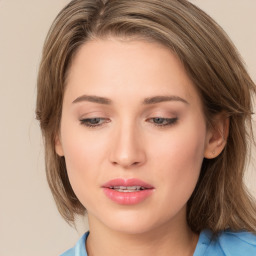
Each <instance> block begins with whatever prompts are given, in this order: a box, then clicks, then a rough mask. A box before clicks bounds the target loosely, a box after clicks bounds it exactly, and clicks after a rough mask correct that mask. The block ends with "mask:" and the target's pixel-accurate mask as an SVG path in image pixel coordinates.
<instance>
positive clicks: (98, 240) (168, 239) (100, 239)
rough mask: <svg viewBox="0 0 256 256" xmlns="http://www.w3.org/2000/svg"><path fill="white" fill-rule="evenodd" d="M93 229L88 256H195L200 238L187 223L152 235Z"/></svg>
mask: <svg viewBox="0 0 256 256" xmlns="http://www.w3.org/2000/svg"><path fill="white" fill-rule="evenodd" d="M92 224H93V225H90V218H89V226H90V235H89V237H88V239H87V243H86V248H87V252H88V256H101V255H104V256H113V255H133V256H145V255H147V256H151V255H152V256H153V255H158V256H167V255H168V256H169V255H175V256H192V255H193V252H194V250H195V247H196V244H197V241H198V235H197V234H195V233H193V232H192V231H191V229H190V228H189V227H188V226H187V224H186V223H185V224H184V225H182V226H181V225H180V222H178V223H177V224H170V225H168V224H167V223H165V224H164V225H162V226H161V227H157V228H155V229H151V230H150V231H148V232H142V233H139V234H129V233H124V232H120V231H115V230H111V229H109V228H108V227H105V226H104V228H102V226H99V225H97V224H96V222H95V221H93V223H92Z"/></svg>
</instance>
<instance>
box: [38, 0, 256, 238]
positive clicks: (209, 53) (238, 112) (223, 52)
mask: <svg viewBox="0 0 256 256" xmlns="http://www.w3.org/2000/svg"><path fill="white" fill-rule="evenodd" d="M108 37H116V38H119V39H125V40H146V41H150V42H151V41H152V42H157V43H160V44H162V45H164V46H166V47H168V48H169V49H170V50H171V51H172V52H173V53H174V54H175V55H177V56H178V58H179V59H180V60H181V62H182V63H183V65H184V67H185V70H186V72H187V74H188V76H189V77H190V79H191V80H192V82H193V84H194V86H195V88H196V89H197V91H198V93H199V95H200V97H201V100H202V103H203V111H204V115H205V120H206V123H207V124H208V125H212V124H213V122H214V116H215V115H216V114H218V113H221V112H224V113H226V115H227V117H229V121H230V125H229V136H228V138H227V143H226V146H225V148H224V150H223V151H222V153H221V154H220V155H219V156H218V157H216V158H214V159H204V160H203V164H202V168H201V173H200V177H199V180H198V183H197V185H196V188H195V190H194V192H193V194H192V196H191V198H190V199H189V201H188V203H187V222H188V225H189V226H190V227H191V229H192V230H193V231H194V232H200V231H201V230H202V229H211V230H212V231H213V232H214V233H215V234H216V233H217V232H219V231H221V230H224V229H228V228H229V229H232V230H234V231H237V230H241V229H245V230H248V231H252V232H255V231H256V206H255V202H254V200H253V198H252V197H251V196H250V194H249V193H248V191H247V189H246V187H245V185H244V183H243V176H244V172H245V169H246V163H247V160H248V155H249V152H250V143H249V141H250V140H252V138H253V134H252V117H251V116H252V98H253V95H255V92H256V88H255V84H254V83H253V81H252V80H251V78H250V77H249V75H248V73H247V71H246V70H245V67H244V65H243V63H242V61H241V58H240V56H239V54H238V52H237V50H236V48H235V47H234V46H233V44H232V43H231V41H230V40H229V38H228V36H227V35H226V34H225V32H224V31H223V30H222V28H221V27H220V26H219V25H217V24H216V23H215V22H214V21H213V20H212V18H210V17H209V16H208V15H207V14H205V13H204V12H203V11H202V10H200V9H199V8H198V7H196V6H194V5H193V4H191V3H190V2H188V1H186V0H109V1H103V0H73V1H71V2H70V3H69V4H68V5H67V6H66V7H65V8H64V9H63V10H62V11H61V12H60V13H59V15H58V16H57V18H56V19H55V21H54V22H53V24H52V27H51V29H50V31H49V33H48V36H47V38H46V41H45V44H44V48H43V53H42V60H41V65H40V68H39V74H38V81H37V86H38V88H37V89H38V91H37V105H36V116H37V119H38V120H39V121H40V126H41V130H42V134H43V138H44V143H45V164H46V174H47V180H48V183H49V186H50V188H51V191H52V194H53V197H54V199H55V201H56V204H57V207H58V210H59V212H60V214H61V215H62V216H63V218H64V219H65V220H66V221H67V222H68V223H69V224H74V222H75V217H76V216H77V215H83V214H85V213H86V209H85V207H84V206H83V205H82V204H81V203H80V201H79V200H78V199H77V197H76V195H75V193H74V192H73V189H72V187H71V185H70V182H69V179H68V175H67V170H66V165H65V158H64V157H60V156H58V155H57V154H56V152H55V140H56V135H57V134H58V132H59V128H60V121H61V112H62V101H63V95H64V92H65V87H66V79H67V76H68V71H69V68H70V66H71V65H72V59H73V58H74V56H75V54H76V53H77V52H78V50H79V49H80V47H81V46H82V45H84V44H85V42H87V41H90V40H95V39H106V38H108Z"/></svg>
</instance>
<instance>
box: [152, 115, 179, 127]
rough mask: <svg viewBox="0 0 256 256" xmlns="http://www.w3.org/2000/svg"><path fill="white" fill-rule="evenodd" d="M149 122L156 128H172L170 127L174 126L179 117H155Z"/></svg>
mask: <svg viewBox="0 0 256 256" xmlns="http://www.w3.org/2000/svg"><path fill="white" fill-rule="evenodd" d="M147 121H148V122H150V123H152V124H154V125H156V126H170V125H174V124H175V123H176V122H177V121H178V118H177V117H174V118H163V117H153V118H149V119H147Z"/></svg>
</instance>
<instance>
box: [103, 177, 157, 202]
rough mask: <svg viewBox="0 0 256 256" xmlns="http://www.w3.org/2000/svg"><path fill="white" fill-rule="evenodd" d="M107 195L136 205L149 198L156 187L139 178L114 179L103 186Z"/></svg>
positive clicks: (114, 199) (115, 199) (116, 200)
mask: <svg viewBox="0 0 256 256" xmlns="http://www.w3.org/2000/svg"><path fill="white" fill-rule="evenodd" d="M102 188H103V191H104V193H105V195H106V196H107V197H108V198H109V199H111V200H112V201H114V202H116V203H118V204H122V205H134V204H138V203H140V202H142V201H144V200H145V199H147V198H148V197H149V196H150V195H151V194H152V193H153V191H154V187H153V186H152V185H150V184H148V183H145V182H144V181H141V180H139V179H113V180H110V181H108V182H107V183H105V184H104V185H103V186H102Z"/></svg>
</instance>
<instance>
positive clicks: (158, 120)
mask: <svg viewBox="0 0 256 256" xmlns="http://www.w3.org/2000/svg"><path fill="white" fill-rule="evenodd" d="M146 121H148V122H149V123H151V124H152V125H155V126H157V127H160V128H164V127H168V126H172V125H174V124H175V123H177V121H178V118H177V117H175V118H163V117H152V118H148V119H147V120H146ZM109 122H110V120H109V119H108V118H101V117H94V118H85V119H81V120H80V123H81V124H82V125H84V126H86V127H89V128H97V127H101V126H102V125H104V124H106V123H109Z"/></svg>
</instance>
